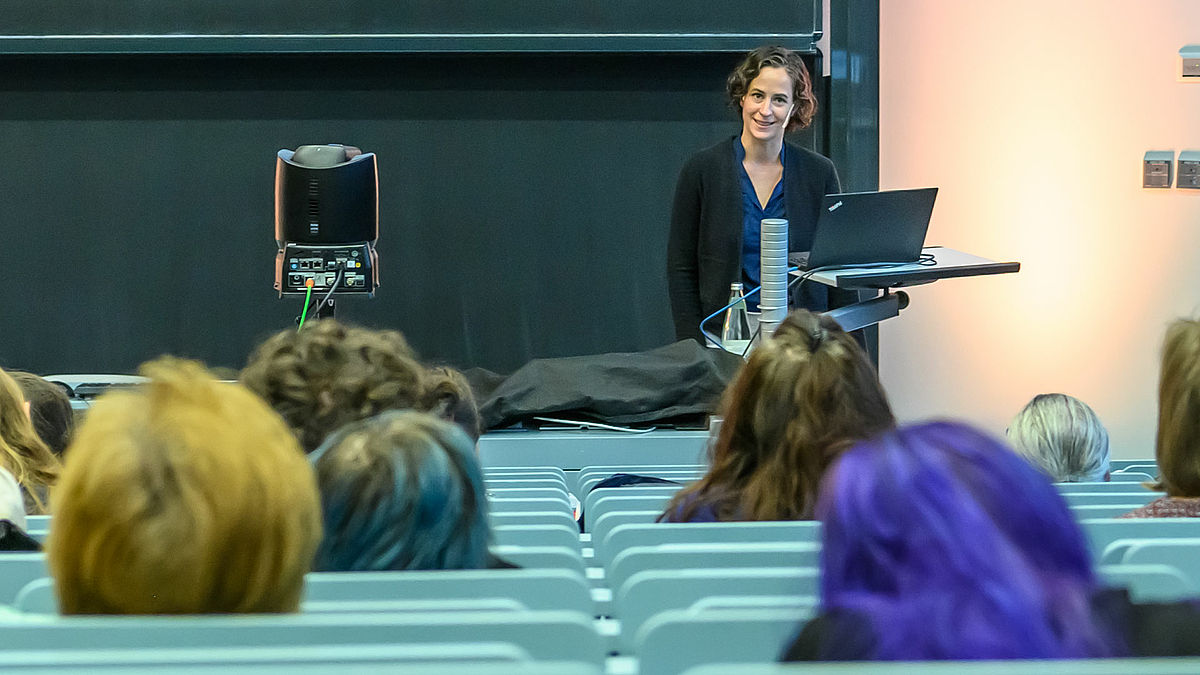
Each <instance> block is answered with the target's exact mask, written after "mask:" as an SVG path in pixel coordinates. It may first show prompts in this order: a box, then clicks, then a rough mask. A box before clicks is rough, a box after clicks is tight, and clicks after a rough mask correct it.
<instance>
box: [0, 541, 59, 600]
mask: <svg viewBox="0 0 1200 675" xmlns="http://www.w3.org/2000/svg"><path fill="white" fill-rule="evenodd" d="M48 576H50V570H49V568H47V567H46V556H45V554H43V553H0V605H11V604H12V603H13V601H14V600H16V599H17V594H18V593H20V592H21V589H22V588H25V585H26V584H28V583H29V582H31V581H33V580H35V579H41V578H42V577H48Z"/></svg>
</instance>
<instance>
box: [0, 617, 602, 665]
mask: <svg viewBox="0 0 1200 675" xmlns="http://www.w3.org/2000/svg"><path fill="white" fill-rule="evenodd" d="M0 632H2V633H3V635H4V639H3V640H0V651H13V650H46V649H64V650H71V649H96V648H101V647H102V648H104V649H116V650H124V649H165V648H198V647H203V648H210V647H221V648H234V647H254V646H264V647H271V646H274V647H283V646H289V645H294V646H306V645H381V644H413V643H432V642H439V643H453V642H468V643H469V642H492V643H508V644H513V645H516V646H517V647H518V648H520V649H522V650H524V651H525V652H526V653H528V654H529V656H530V658H532V659H534V660H543V661H555V660H557V661H583V662H587V663H593V664H601V663H603V660H604V650H603V647H602V644H601V641H600V636H599V634H598V633H597V632H596V630H595V627H594V626H593V620H592V618H591V617H589V616H586V615H584V614H580V613H578V612H560V611H549V612H537V611H529V612H403V613H395V614H382V613H373V614H333V613H329V614H284V615H273V616H268V615H241V616H187V617H181V616H171V617H165V616H151V617H144V616H143V617H127V616H119V617H57V616H56V617H38V618H37V620H33V619H25V620H10V621H5V622H3V623H0Z"/></svg>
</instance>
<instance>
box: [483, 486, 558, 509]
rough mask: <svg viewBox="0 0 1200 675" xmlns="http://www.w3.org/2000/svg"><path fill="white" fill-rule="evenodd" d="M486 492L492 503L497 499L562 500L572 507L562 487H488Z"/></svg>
mask: <svg viewBox="0 0 1200 675" xmlns="http://www.w3.org/2000/svg"><path fill="white" fill-rule="evenodd" d="M485 492H486V493H487V498H488V500H489V502H490V501H492V500H496V499H561V500H562V501H564V502H566V503H567V504H568V506H569V505H570V499H569V498H568V497H567V490H566V488H561V487H549V488H546V487H537V488H517V487H492V486H491V485H488V486H486V488H485Z"/></svg>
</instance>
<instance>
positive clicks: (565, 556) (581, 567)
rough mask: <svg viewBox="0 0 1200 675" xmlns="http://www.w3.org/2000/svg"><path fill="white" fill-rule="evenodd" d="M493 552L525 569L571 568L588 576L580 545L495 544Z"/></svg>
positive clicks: (581, 574)
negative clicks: (572, 546)
mask: <svg viewBox="0 0 1200 675" xmlns="http://www.w3.org/2000/svg"><path fill="white" fill-rule="evenodd" d="M492 553H493V554H495V555H497V556H499V557H500V558H502V559H504V560H507V561H508V562H510V563H512V564H514V565H518V566H520V567H522V568H524V569H547V570H569V571H572V572H575V573H577V574H579V575H580V576H584V577H586V576H587V565H586V564H585V563H584V561H583V555H582V554H580V552H579V547H578V546H576V547H575V548H573V549H572V548H567V547H566V546H493V547H492Z"/></svg>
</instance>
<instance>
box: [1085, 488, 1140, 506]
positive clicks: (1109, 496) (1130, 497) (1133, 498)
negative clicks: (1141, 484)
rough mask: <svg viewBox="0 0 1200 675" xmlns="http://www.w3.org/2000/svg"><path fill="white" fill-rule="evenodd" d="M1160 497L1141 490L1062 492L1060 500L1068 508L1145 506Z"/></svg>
mask: <svg viewBox="0 0 1200 675" xmlns="http://www.w3.org/2000/svg"><path fill="white" fill-rule="evenodd" d="M1161 496H1162V495H1160V494H1158V493H1155V492H1150V491H1149V490H1141V491H1138V492H1064V493H1062V498H1063V499H1064V500H1065V501H1066V502H1067V505H1068V506H1089V505H1101V504H1103V505H1108V504H1137V505H1139V506H1145V505H1146V504H1149V503H1150V502H1152V501H1154V500H1155V499H1158V498H1159V497H1161Z"/></svg>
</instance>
